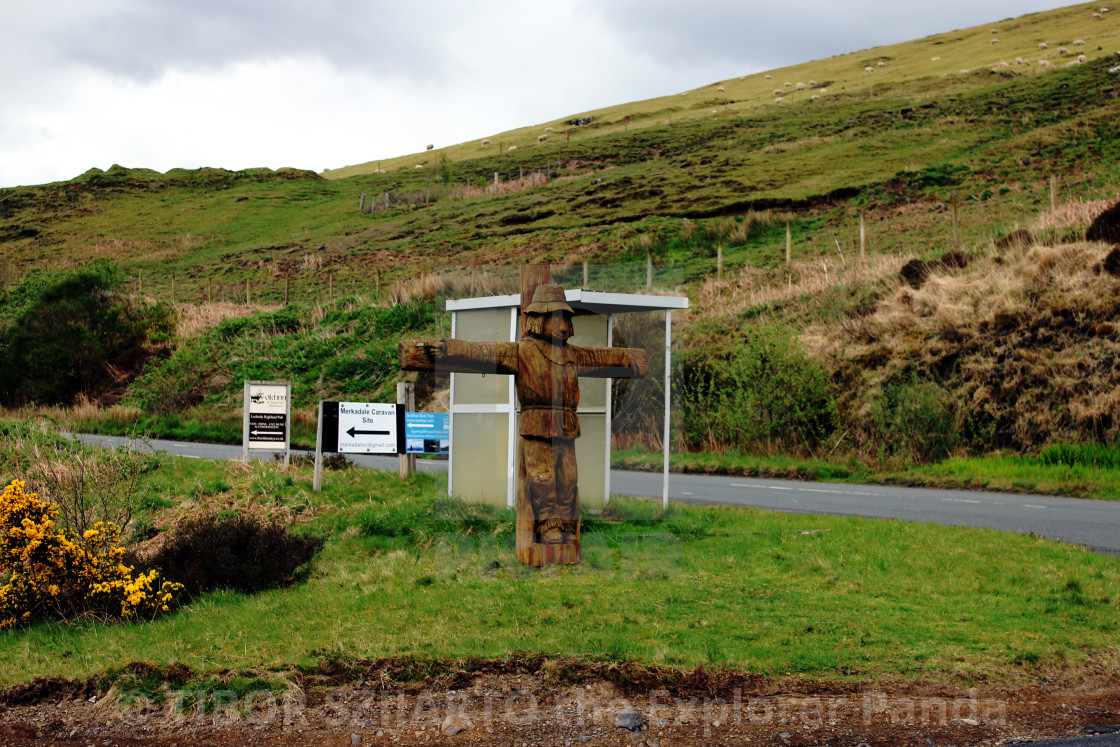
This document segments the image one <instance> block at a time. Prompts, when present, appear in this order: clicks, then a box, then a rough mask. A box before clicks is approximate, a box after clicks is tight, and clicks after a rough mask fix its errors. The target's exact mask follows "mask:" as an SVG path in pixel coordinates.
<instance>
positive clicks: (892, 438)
mask: <svg viewBox="0 0 1120 747" xmlns="http://www.w3.org/2000/svg"><path fill="white" fill-rule="evenodd" d="M959 416H960V412H959V408H958V407H957V405H956V403H955V400H954V399H953V397H952V395H951V394H950V393H949V391H948V390H946V389H945V388H944V387H943V386H941V385H940V384H938V383H937V382H934V381H930V380H927V379H921V378H913V379H910V380H906V381H901V382H890V383H888V384H886V385H885V386H884V387H883V390H882V392H881V393H880V395H879V396H878V397H877V398H876V400H875V401H874V403H873V404H872V407H871V422H872V424H873V427H874V428H875V429H876V431H877V436H878V439H879V441H880V443H881V444H882V448H883V450H884V451H886V452H888V453H892V454H901V455H904V456H907V457H909V458H911V459H913V460H914V461H917V462H935V461H938V460H940V459H944V458H945V457H947V456H950V455H951V454H952V453H953V450H954V449H955V448H956V447H957V444H958V443H959V441H960V427H959V426H960V423H959V420H960V417H959Z"/></svg>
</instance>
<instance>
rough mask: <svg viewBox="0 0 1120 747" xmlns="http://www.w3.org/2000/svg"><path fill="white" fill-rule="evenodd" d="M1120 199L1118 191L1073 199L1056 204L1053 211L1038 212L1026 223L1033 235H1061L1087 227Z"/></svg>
mask: <svg viewBox="0 0 1120 747" xmlns="http://www.w3.org/2000/svg"><path fill="white" fill-rule="evenodd" d="M1117 199H1120V192H1117V193H1116V194H1115V195H1114V196H1112V197H1109V198H1107V199H1103V200H1075V201H1073V202H1066V203H1063V204H1061V205H1058V206H1057V208H1056V209H1055V210H1054V211H1053V212H1045V213H1041V214H1039V216H1038V217H1037V218H1035V219H1034V220H1032V221H1031V222H1030V223H1029V224H1027V229H1028V230H1029V231H1030V232H1031V234H1032V235H1034V236H1046V235H1061V234H1063V233H1065V232H1066V231H1068V230H1069V229H1084V228H1088V226H1089V224H1091V223H1092V222H1093V221H1094V220H1095V219H1096V217H1097V216H1098V215H1100V214H1101V213H1103V212H1104V211H1105V210H1107V209H1108V208H1110V207H1111V206H1112V205H1113V204H1115V203H1116V201H1117Z"/></svg>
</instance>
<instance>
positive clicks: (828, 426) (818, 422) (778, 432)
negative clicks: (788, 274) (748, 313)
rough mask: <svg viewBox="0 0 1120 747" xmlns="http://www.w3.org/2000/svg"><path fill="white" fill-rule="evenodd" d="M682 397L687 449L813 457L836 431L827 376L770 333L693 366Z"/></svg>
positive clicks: (756, 333) (757, 333)
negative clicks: (776, 451)
mask: <svg viewBox="0 0 1120 747" xmlns="http://www.w3.org/2000/svg"><path fill="white" fill-rule="evenodd" d="M682 389H683V394H682V401H683V402H682V407H683V410H684V423H685V426H684V436H685V440H686V442H687V444H688V446H689V447H691V448H698V449H712V450H716V451H719V450H722V449H725V448H734V449H739V450H742V451H756V450H762V451H771V450H773V449H774V448H785V449H789V450H793V451H812V450H813V449H815V448H816V447H817V446H819V445H820V444H821V443H822V442H823V441H824V440H825V439H826V438H828V436H829V435H830V434H831V433H832V432H833V430H834V429H835V427H836V419H837V411H836V403H835V399H834V392H833V386H832V383H831V381H830V380H829V377H828V373H827V372H826V371H825V370H824V368H823V367H821V366H820V365H819V364H817V363H816V362H815V361H813V360H812V359H811V358H809V356H808V355H806V354H805V353H804V352H802V351H801V350H800V349H799V348H798V347H797V346H796V345H795V343H794V341H793V339H792V338H791V336H790V335H789V334H788V333H787V332H785V331H783V330H781V329H778V328H775V327H758V328H756V329H753V330H751V331H750V332H749V333H748V335H747V337H746V339H745V340H744V341H743V342H742V343H740V344H739V345H738V346H737V347H736V348H735V350H734V351H733V352H732V353H731V355H730V356H729V357H727V358H726V359H723V360H715V361H708V362H704V363H701V364H698V365H694V366H693V367H691V369H689V370H687V371H686V374H685V380H684V383H683V386H682Z"/></svg>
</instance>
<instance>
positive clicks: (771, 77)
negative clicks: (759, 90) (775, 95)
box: [766, 73, 774, 80]
mask: <svg viewBox="0 0 1120 747" xmlns="http://www.w3.org/2000/svg"><path fill="white" fill-rule="evenodd" d="M773 78H774V76H773V75H771V74H770V73H766V80H773Z"/></svg>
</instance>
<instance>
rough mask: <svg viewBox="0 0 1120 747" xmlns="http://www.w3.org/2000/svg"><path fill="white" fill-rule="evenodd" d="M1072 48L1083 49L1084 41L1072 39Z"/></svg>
mask: <svg viewBox="0 0 1120 747" xmlns="http://www.w3.org/2000/svg"><path fill="white" fill-rule="evenodd" d="M1073 46H1075V47H1084V46H1085V40H1084V39H1074V40H1073Z"/></svg>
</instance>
